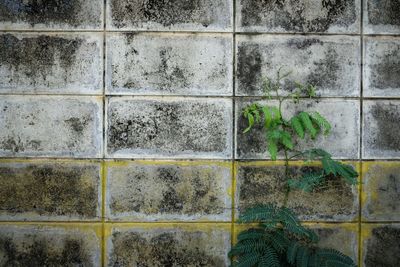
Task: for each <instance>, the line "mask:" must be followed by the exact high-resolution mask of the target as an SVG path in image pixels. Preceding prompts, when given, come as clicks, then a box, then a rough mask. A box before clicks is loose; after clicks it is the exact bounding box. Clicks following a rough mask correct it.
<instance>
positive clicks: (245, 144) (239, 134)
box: [235, 98, 360, 159]
mask: <svg viewBox="0 0 400 267" xmlns="http://www.w3.org/2000/svg"><path fill="white" fill-rule="evenodd" d="M255 101H256V99H253V100H252V99H249V98H246V99H242V100H240V101H236V108H235V111H236V124H235V125H236V158H238V159H265V158H269V153H268V152H267V143H266V140H265V135H264V130H263V129H262V127H261V126H262V125H261V124H259V125H257V126H255V127H254V128H253V129H252V130H251V131H250V132H248V133H246V134H244V133H243V131H244V129H245V128H246V127H247V119H245V118H244V117H243V115H242V112H243V109H244V108H245V107H246V106H247V105H249V104H251V103H253V102H255ZM259 103H261V104H263V105H270V106H276V107H277V106H278V103H277V101H275V100H263V101H259ZM303 110H304V111H317V112H319V113H320V114H321V115H322V116H324V117H325V118H326V119H327V120H328V121H329V122H330V124H331V125H332V130H331V133H330V135H329V136H323V135H322V136H319V137H318V138H316V139H315V140H311V139H309V138H305V139H304V140H301V139H300V140H296V142H298V147H297V148H296V149H297V150H301V151H302V150H306V149H310V148H322V149H325V150H326V151H327V152H329V153H331V154H332V155H333V157H335V158H341V159H346V158H347V159H357V158H358V157H359V142H360V141H359V138H360V107H359V101H356V100H343V99H342V100H339V99H316V100H306V99H303V100H301V101H300V103H299V104H294V103H293V102H292V101H290V100H289V101H286V102H284V103H283V105H282V113H283V116H284V117H285V118H290V117H291V116H293V115H294V114H296V113H297V112H300V111H303ZM280 158H283V155H280Z"/></svg>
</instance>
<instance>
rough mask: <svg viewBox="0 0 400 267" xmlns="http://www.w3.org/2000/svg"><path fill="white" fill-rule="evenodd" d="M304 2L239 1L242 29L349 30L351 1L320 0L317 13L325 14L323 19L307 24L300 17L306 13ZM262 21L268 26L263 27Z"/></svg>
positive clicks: (351, 21)
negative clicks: (246, 27) (255, 27)
mask: <svg viewBox="0 0 400 267" xmlns="http://www.w3.org/2000/svg"><path fill="white" fill-rule="evenodd" d="M304 2H306V3H308V2H307V1H301V2H299V1H295V0H246V1H242V26H268V27H272V28H274V27H282V28H283V29H284V30H286V31H296V32H326V31H327V30H328V29H329V28H330V27H331V26H335V25H340V26H349V25H351V24H353V23H354V22H355V20H356V10H355V2H354V0H351V1H348V0H336V1H331V0H323V1H322V10H321V13H322V14H323V13H325V12H326V14H327V15H326V16H323V15H322V14H321V16H320V17H317V18H314V19H312V20H307V18H306V17H305V16H304V12H305V10H306V9H307V6H306V3H304ZM289 8H290V9H289ZM347 12H350V14H351V15H348V14H347ZM269 20H271V21H269ZM266 21H268V22H267V23H269V25H265V24H266Z"/></svg>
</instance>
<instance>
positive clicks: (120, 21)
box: [107, 0, 233, 31]
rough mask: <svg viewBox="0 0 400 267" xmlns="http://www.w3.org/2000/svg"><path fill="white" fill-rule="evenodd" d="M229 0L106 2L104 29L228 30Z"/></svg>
mask: <svg viewBox="0 0 400 267" xmlns="http://www.w3.org/2000/svg"><path fill="white" fill-rule="evenodd" d="M232 9H233V2H232V1H231V0H195V1H185V0H178V1H147V0H109V1H107V28H108V29H113V30H117V29H124V30H156V31H231V30H232V20H233V19H232V17H233V16H232Z"/></svg>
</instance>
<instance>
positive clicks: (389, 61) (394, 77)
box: [363, 4, 400, 97]
mask: <svg viewBox="0 0 400 267" xmlns="http://www.w3.org/2000/svg"><path fill="white" fill-rule="evenodd" d="M399 6H400V4H399ZM399 14H400V13H399ZM399 28H400V26H399ZM363 81H364V88H363V94H364V96H366V97H399V95H400V37H365V38H364V78H363Z"/></svg>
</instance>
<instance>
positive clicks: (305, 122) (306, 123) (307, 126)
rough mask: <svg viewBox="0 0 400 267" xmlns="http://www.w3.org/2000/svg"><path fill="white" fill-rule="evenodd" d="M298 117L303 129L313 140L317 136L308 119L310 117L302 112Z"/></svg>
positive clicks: (316, 131)
mask: <svg viewBox="0 0 400 267" xmlns="http://www.w3.org/2000/svg"><path fill="white" fill-rule="evenodd" d="M298 116H299V118H300V120H301V123H302V124H303V126H304V128H305V129H306V130H307V132H308V133H309V134H310V136H311V138H312V139H314V138H315V137H316V136H317V133H318V130H317V129H315V128H314V125H313V123H312V121H311V119H310V115H309V114H308V113H307V112H304V111H302V112H300V113H299V115H298Z"/></svg>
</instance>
